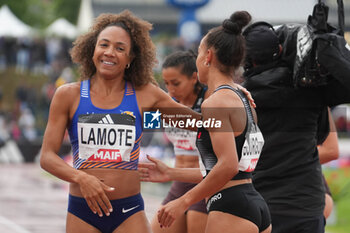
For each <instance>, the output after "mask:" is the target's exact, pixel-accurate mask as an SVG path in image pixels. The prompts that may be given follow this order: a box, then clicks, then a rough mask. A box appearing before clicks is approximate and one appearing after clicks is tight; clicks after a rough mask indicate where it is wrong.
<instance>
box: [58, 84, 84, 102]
mask: <svg viewBox="0 0 350 233" xmlns="http://www.w3.org/2000/svg"><path fill="white" fill-rule="evenodd" d="M55 95H58V96H60V97H61V98H64V99H70V98H76V97H78V96H79V95H80V82H73V83H66V84H63V85H61V86H59V87H58V88H57V90H56V92H55Z"/></svg>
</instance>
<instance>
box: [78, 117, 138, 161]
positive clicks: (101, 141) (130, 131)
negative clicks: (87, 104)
mask: <svg viewBox="0 0 350 233" xmlns="http://www.w3.org/2000/svg"><path fill="white" fill-rule="evenodd" d="M135 138H136V129H135V117H133V116H131V115H127V114H86V115H80V116H79V119H78V140H79V158H80V159H84V160H90V161H109V162H111V161H112V162H121V161H130V152H131V151H132V149H133V147H134V144H135Z"/></svg>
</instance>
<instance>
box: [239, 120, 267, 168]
mask: <svg viewBox="0 0 350 233" xmlns="http://www.w3.org/2000/svg"><path fill="white" fill-rule="evenodd" d="M253 128H255V130H254V131H253V132H248V133H247V134H246V137H245V141H244V144H243V147H242V155H241V159H240V161H239V164H238V169H239V170H240V171H244V172H252V171H254V170H255V167H256V165H257V163H258V161H259V157H260V154H261V150H262V147H263V145H264V138H263V135H262V133H261V132H260V130H259V128H258V126H257V125H253Z"/></svg>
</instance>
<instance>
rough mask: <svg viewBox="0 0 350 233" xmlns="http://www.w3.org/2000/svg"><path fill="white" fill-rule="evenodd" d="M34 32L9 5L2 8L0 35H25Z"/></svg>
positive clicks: (0, 10) (0, 9) (0, 11)
mask: <svg viewBox="0 0 350 233" xmlns="http://www.w3.org/2000/svg"><path fill="white" fill-rule="evenodd" d="M32 32H33V29H32V28H31V27H30V26H28V25H27V24H25V23H23V22H22V21H21V20H19V19H18V18H17V17H16V16H15V15H14V14H13V13H12V12H11V10H10V9H9V8H8V6H7V5H3V6H2V7H1V8H0V36H12V37H23V36H29V35H31V33H32Z"/></svg>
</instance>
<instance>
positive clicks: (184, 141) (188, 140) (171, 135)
mask: <svg viewBox="0 0 350 233" xmlns="http://www.w3.org/2000/svg"><path fill="white" fill-rule="evenodd" d="M165 133H166V135H167V138H168V139H169V141H171V143H172V144H173V145H174V147H176V148H179V149H183V150H195V149H196V136H197V132H194V131H190V130H185V129H178V128H170V127H169V128H165Z"/></svg>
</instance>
